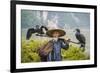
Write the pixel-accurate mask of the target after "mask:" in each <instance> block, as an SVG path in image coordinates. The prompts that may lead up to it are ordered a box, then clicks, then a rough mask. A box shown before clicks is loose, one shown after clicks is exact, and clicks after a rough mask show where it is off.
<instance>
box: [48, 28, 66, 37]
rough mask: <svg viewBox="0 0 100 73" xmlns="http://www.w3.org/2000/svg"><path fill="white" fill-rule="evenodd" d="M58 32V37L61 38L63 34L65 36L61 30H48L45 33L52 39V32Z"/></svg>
mask: <svg viewBox="0 0 100 73" xmlns="http://www.w3.org/2000/svg"><path fill="white" fill-rule="evenodd" d="M55 31H56V32H58V33H59V34H60V35H59V37H61V36H64V35H65V34H66V32H65V31H64V30H61V29H52V30H48V31H47V32H46V34H47V35H48V36H49V37H53V33H54V32H55Z"/></svg>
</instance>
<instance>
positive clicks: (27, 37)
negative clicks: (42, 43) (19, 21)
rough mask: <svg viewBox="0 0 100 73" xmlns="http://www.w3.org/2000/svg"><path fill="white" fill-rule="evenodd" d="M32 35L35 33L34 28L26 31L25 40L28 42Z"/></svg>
mask: <svg viewBox="0 0 100 73" xmlns="http://www.w3.org/2000/svg"><path fill="white" fill-rule="evenodd" d="M33 33H35V30H34V28H31V29H28V31H27V34H26V39H27V40H29V39H30V37H31V35H32V34H33Z"/></svg>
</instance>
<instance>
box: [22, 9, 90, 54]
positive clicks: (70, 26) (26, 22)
mask: <svg viewBox="0 0 100 73" xmlns="http://www.w3.org/2000/svg"><path fill="white" fill-rule="evenodd" d="M36 25H39V26H42V25H44V26H46V27H47V28H48V29H49V28H55V27H59V28H61V29H63V30H65V31H66V35H65V37H68V38H70V39H71V40H72V41H75V42H78V41H77V40H76V37H75V32H74V30H75V29H76V28H79V29H80V31H81V33H82V34H84V36H85V37H86V52H87V53H88V54H89V52H90V14H89V13H83V12H60V11H57V12H56V11H36V10H23V9H22V10H21V33H22V39H23V38H24V39H25V38H26V33H27V30H28V29H29V28H35V26H36ZM31 38H33V39H36V38H37V39H40V40H41V38H43V39H46V37H37V36H35V35H34V34H33V35H32V37H31Z"/></svg>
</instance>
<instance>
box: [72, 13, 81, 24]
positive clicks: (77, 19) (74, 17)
mask: <svg viewBox="0 0 100 73" xmlns="http://www.w3.org/2000/svg"><path fill="white" fill-rule="evenodd" d="M70 14H71V16H72V18H73V19H74V20H75V22H76V24H77V25H78V24H79V23H80V19H79V18H78V17H77V16H75V14H74V13H70Z"/></svg>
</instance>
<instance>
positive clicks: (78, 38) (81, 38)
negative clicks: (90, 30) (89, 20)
mask: <svg viewBox="0 0 100 73" xmlns="http://www.w3.org/2000/svg"><path fill="white" fill-rule="evenodd" d="M76 38H77V40H79V42H80V43H85V42H86V38H85V36H84V35H83V34H78V35H76Z"/></svg>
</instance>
